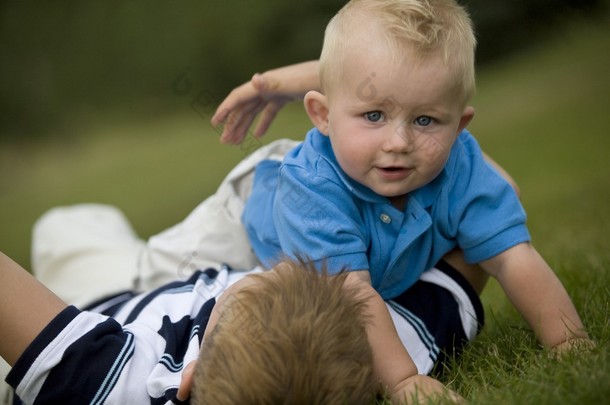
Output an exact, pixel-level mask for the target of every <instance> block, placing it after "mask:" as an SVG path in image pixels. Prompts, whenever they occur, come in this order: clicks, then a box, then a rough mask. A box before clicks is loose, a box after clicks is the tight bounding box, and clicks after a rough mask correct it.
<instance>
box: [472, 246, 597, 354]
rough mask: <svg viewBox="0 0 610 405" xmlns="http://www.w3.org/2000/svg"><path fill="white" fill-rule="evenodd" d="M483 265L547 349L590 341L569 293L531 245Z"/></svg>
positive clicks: (496, 257) (513, 249)
mask: <svg viewBox="0 0 610 405" xmlns="http://www.w3.org/2000/svg"><path fill="white" fill-rule="evenodd" d="M481 266H482V267H483V268H484V269H485V270H486V271H487V272H489V273H490V275H491V276H493V277H495V278H496V279H497V280H498V282H499V283H500V285H501V286H502V289H503V290H504V292H505V293H506V295H507V296H508V298H509V300H510V301H511V302H512V304H513V305H514V306H515V307H516V308H517V310H518V311H519V312H520V313H521V315H522V316H523V317H524V318H525V320H526V321H527V322H528V323H529V325H530V327H531V328H532V329H533V331H534V332H535V334H536V336H537V337H538V339H539V341H540V342H541V343H542V344H543V345H544V346H546V347H549V348H558V349H560V350H563V349H566V348H569V346H571V343H572V342H576V341H579V342H589V337H588V335H587V332H586V331H585V330H584V327H583V324H582V321H581V320H580V317H579V316H578V313H577V312H576V308H575V307H574V304H573V303H572V301H571V300H570V297H569V296H568V293H567V292H566V290H565V289H564V287H563V285H562V284H561V282H560V281H559V279H558V278H557V276H556V275H555V273H554V272H553V270H552V269H551V268H550V267H549V265H548V264H547V263H546V262H545V261H544V259H543V258H542V257H541V256H540V254H539V253H538V252H537V251H536V249H534V247H533V246H532V245H531V244H529V243H521V244H519V245H516V246H514V247H512V248H510V249H508V250H506V251H505V252H503V253H501V254H499V255H498V256H495V257H494V258H492V259H489V260H486V261H484V262H482V263H481Z"/></svg>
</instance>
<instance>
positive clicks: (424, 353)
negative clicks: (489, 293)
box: [386, 261, 484, 374]
mask: <svg viewBox="0 0 610 405" xmlns="http://www.w3.org/2000/svg"><path fill="white" fill-rule="evenodd" d="M386 304H387V306H388V309H389V310H390V315H391V316H392V319H393V320H394V324H395V325H396V329H397V331H398V335H399V336H400V338H401V341H402V343H403V344H404V345H405V347H406V348H407V351H408V352H409V354H410V355H411V357H412V358H413V361H414V362H415V364H416V365H417V368H418V371H419V373H420V374H430V373H431V372H434V371H437V370H438V371H440V370H442V365H443V363H444V362H446V361H447V360H448V358H450V357H452V356H457V355H459V354H460V353H461V351H462V349H463V348H464V346H465V345H466V344H467V343H468V342H469V341H471V340H473V339H474V338H475V337H476V336H477V334H478V333H479V332H480V330H481V328H482V326H483V323H484V313H483V305H482V304H481V300H480V299H479V296H478V295H477V293H476V292H475V291H474V289H473V288H472V286H471V285H470V284H469V283H468V281H466V279H465V278H464V276H462V275H461V274H460V273H459V272H458V271H457V270H455V269H454V268H453V267H451V266H450V265H449V264H447V263H446V262H444V261H440V262H439V263H438V264H437V265H436V266H435V267H434V268H433V269H430V270H428V271H426V272H425V273H424V274H423V275H422V277H421V278H420V279H419V281H417V282H416V283H415V284H414V285H413V286H412V287H411V288H409V289H408V290H407V291H405V292H404V293H402V294H401V295H399V296H398V297H396V298H394V299H392V300H388V301H386Z"/></svg>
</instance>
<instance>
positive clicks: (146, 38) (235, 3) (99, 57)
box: [0, 0, 604, 141]
mask: <svg viewBox="0 0 610 405" xmlns="http://www.w3.org/2000/svg"><path fill="white" fill-rule="evenodd" d="M461 1H462V2H463V4H465V5H466V6H467V7H468V9H469V10H470V11H471V14H472V16H473V19H474V20H475V24H476V26H477V31H478V38H479V49H478V60H479V62H481V63H484V62H487V61H489V60H492V59H494V58H498V57H501V56H503V55H506V54H507V53H509V52H511V51H513V50H515V49H518V48H520V47H522V46H526V45H527V44H528V43H531V42H532V41H533V40H534V38H536V37H537V36H538V35H539V34H540V33H542V32H545V30H546V31H548V30H549V28H552V22H553V21H555V20H556V19H557V17H562V16H565V15H567V14H568V13H570V12H574V11H578V12H581V13H584V12H588V11H591V10H595V9H596V8H597V7H599V6H600V5H601V4H602V3H604V0H494V1H490V0H461ZM343 4H344V0H303V1H300V2H288V1H285V0H257V1H254V0H225V1H223V2H210V1H201V0H182V1H179V2H168V1H165V0H147V1H144V0H132V1H122V0H107V1H105V2H93V1H82V0H81V1H77V0H65V1H63V2H61V3H52V4H51V3H44V2H36V3H35V4H34V3H33V2H31V1H23V2H2V3H0V141H2V140H3V139H4V140H6V139H9V138H11V139H20V138H22V137H31V136H33V135H35V134H40V135H44V134H46V133H48V132H49V127H53V126H57V125H61V124H62V123H66V122H70V121H71V120H73V119H75V118H76V117H78V116H79V115H82V114H85V113H88V112H93V113H97V112H98V111H100V110H107V109H111V108H113V109H119V110H120V109H122V110H124V111H129V112H135V111H137V109H138V107H137V106H138V105H142V106H143V107H141V110H142V111H144V110H146V109H147V108H152V107H151V105H155V104H156V105H162V106H167V105H170V106H171V105H172V104H177V103H178V102H181V101H182V100H179V98H178V97H176V94H175V93H174V92H172V91H171V84H172V83H173V81H174V80H175V78H176V77H178V76H179V75H181V74H183V73H184V72H187V73H188V75H189V78H190V79H191V81H192V85H193V86H194V88H195V90H197V91H199V90H205V91H207V92H208V93H209V94H212V95H214V97H215V99H221V98H222V97H223V96H224V94H226V92H227V91H228V90H229V89H231V88H232V87H233V86H235V85H236V84H238V83H241V82H243V81H244V80H246V79H247V78H248V77H250V75H251V74H252V73H253V72H255V71H261V70H264V69H268V68H271V67H275V66H279V65H284V64H288V63H293V62H297V61H301V60H306V59H312V58H316V57H317V56H318V54H319V51H320V47H321V43H322V39H323V31H324V27H325V25H326V23H327V22H328V20H329V18H330V17H331V16H332V15H333V14H334V13H335V12H336V11H337V10H338V9H339V8H340V7H341V6H342V5H343Z"/></svg>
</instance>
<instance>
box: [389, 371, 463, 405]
mask: <svg viewBox="0 0 610 405" xmlns="http://www.w3.org/2000/svg"><path fill="white" fill-rule="evenodd" d="M432 398H443V399H448V400H450V401H452V402H455V403H457V404H461V403H463V402H464V398H462V397H461V396H460V395H459V394H458V393H457V392H455V391H452V390H450V389H449V388H447V387H446V386H445V385H443V384H442V383H441V382H440V381H438V380H435V379H434V378H432V377H428V376H425V375H419V374H418V375H414V376H412V377H409V378H407V379H406V380H404V381H402V382H401V383H400V384H399V385H397V386H396V387H395V389H394V392H392V393H391V399H392V403H394V404H411V403H424V402H425V401H427V400H428V399H432Z"/></svg>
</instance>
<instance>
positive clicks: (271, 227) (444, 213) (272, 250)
mask: <svg viewBox="0 0 610 405" xmlns="http://www.w3.org/2000/svg"><path fill="white" fill-rule="evenodd" d="M525 219H526V216H525V211H524V210H523V207H522V206H521V203H520V202H519V199H518V197H517V195H516V194H515V192H514V190H513V188H512V187H511V186H510V185H509V184H508V183H507V182H506V181H505V180H504V179H503V178H502V177H501V176H500V175H499V174H498V173H497V172H496V171H495V170H494V169H493V168H492V167H490V166H489V165H488V164H487V163H486V162H485V161H484V159H483V156H482V153H481V150H480V147H479V145H478V143H477V142H476V140H475V139H474V137H473V136H472V135H471V134H470V133H469V132H468V131H466V130H464V131H463V132H462V133H461V134H460V135H459V136H458V138H457V140H456V142H455V143H454V145H453V147H452V149H451V153H450V155H449V158H448V160H447V164H446V165H445V168H444V169H443V171H442V172H441V174H439V175H438V176H437V177H436V178H435V179H434V180H433V181H431V182H430V183H428V184H427V185H425V186H423V187H421V188H419V189H417V190H415V191H413V192H411V193H410V194H409V196H408V200H407V204H406V207H405V209H404V210H403V211H400V210H398V209H396V208H395V207H394V206H393V205H392V204H391V203H390V201H389V200H388V199H387V198H386V197H383V196H380V195H378V194H376V193H375V192H373V191H372V190H371V189H369V188H367V187H365V186H363V185H362V184H360V183H358V182H356V181H354V180H352V179H350V178H349V177H348V176H347V175H346V174H345V173H344V172H343V170H342V169H341V168H340V167H339V164H338V163H337V160H336V158H335V155H334V153H333V150H332V147H331V144H330V141H329V138H328V137H326V136H324V135H322V134H321V133H320V132H319V131H318V130H317V129H315V128H314V129H312V130H311V131H310V132H309V133H308V134H307V136H306V138H305V141H304V142H303V143H302V144H300V145H299V146H297V147H296V148H295V149H293V150H292V151H290V152H289V153H288V154H287V155H286V156H285V158H284V160H283V162H278V161H270V160H266V161H263V162H261V163H259V164H258V166H257V167H256V171H255V179H254V185H253V191H252V194H251V196H250V198H249V199H248V201H247V202H246V207H245V210H244V213H243V216H242V221H243V224H244V227H245V229H246V232H247V233H248V236H249V238H250V243H251V244H252V247H253V249H254V252H255V253H256V255H257V257H258V258H259V259H260V260H261V261H262V262H263V264H265V265H266V266H272V265H273V264H274V263H275V262H277V261H278V260H280V259H281V258H282V256H283V255H288V256H290V257H296V256H299V255H300V256H305V257H306V258H308V259H311V260H313V261H315V262H317V263H323V262H325V263H326V264H327V267H328V269H329V272H330V273H336V272H339V271H340V270H342V269H344V268H347V269H348V270H368V271H369V273H370V275H371V281H372V284H373V287H374V288H375V289H376V290H377V292H379V294H380V295H381V296H382V297H383V298H384V299H390V298H393V297H395V296H397V295H399V294H400V293H402V292H404V291H405V290H406V289H407V288H409V287H410V286H411V285H413V283H415V281H417V280H418V279H419V277H420V276H421V274H422V273H423V272H424V271H426V270H427V269H430V268H432V267H433V266H434V265H435V264H436V263H437V262H438V261H439V260H440V259H441V258H442V257H443V256H444V255H445V254H446V253H447V252H449V251H450V250H452V249H454V248H455V247H460V248H461V249H462V250H463V251H464V252H465V256H466V260H467V261H468V262H471V263H478V262H480V261H483V260H486V259H489V258H492V257H493V256H496V255H498V254H499V253H501V252H503V251H505V250H507V249H509V248H510V247H512V246H514V245H516V244H519V243H521V242H526V241H529V240H530V236H529V232H528V230H527V227H526V225H525Z"/></svg>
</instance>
